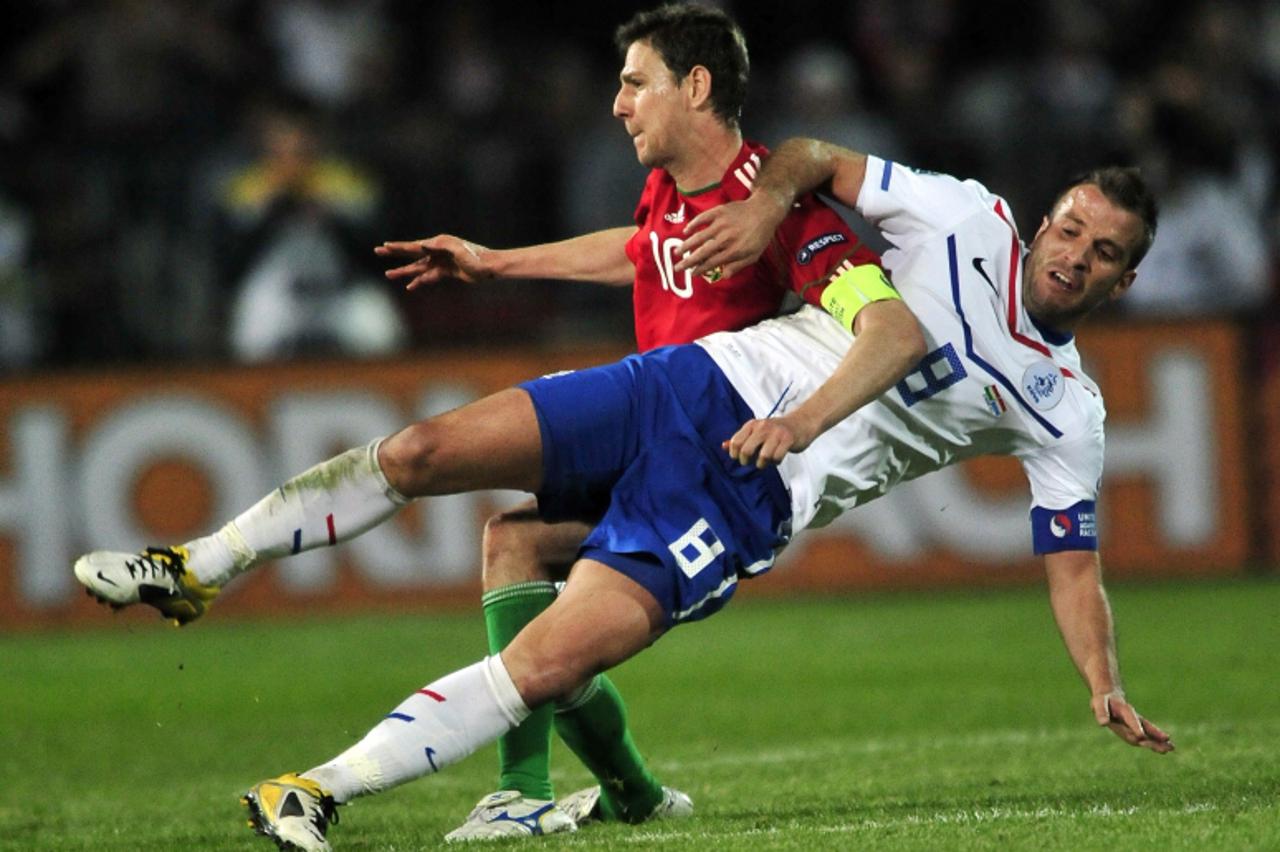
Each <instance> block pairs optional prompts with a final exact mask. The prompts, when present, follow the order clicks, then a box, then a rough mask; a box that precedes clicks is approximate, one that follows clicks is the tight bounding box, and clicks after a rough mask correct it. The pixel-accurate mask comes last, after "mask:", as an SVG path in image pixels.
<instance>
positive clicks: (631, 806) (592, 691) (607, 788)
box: [556, 675, 662, 822]
mask: <svg viewBox="0 0 1280 852" xmlns="http://www.w3.org/2000/svg"><path fill="white" fill-rule="evenodd" d="M556 733H558V734H559V735H560V738H561V739H563V740H564V741H565V743H566V744H567V745H568V746H569V748H571V749H573V753H574V754H576V755H577V756H578V758H579V759H580V760H581V761H582V762H583V763H584V764H585V765H586V767H587V768H588V769H590V770H591V772H592V774H594V775H595V776H596V778H597V779H599V781H600V811H601V816H603V817H604V818H605V819H612V820H620V821H622V822H640V821H641V820H643V819H645V818H646V817H648V816H649V814H651V813H653V809H654V808H656V807H657V806H658V803H660V802H661V801H662V785H661V784H659V783H658V780H657V779H656V778H654V777H653V774H652V773H651V772H650V771H649V768H648V767H647V766H645V765H644V758H642V757H641V756H640V752H639V751H638V750H637V749H636V745H635V742H633V741H632V739H631V731H629V730H628V729H627V707H626V705H625V704H623V703H622V696H621V695H619V694H618V689H617V687H615V686H614V685H613V683H612V682H611V681H610V680H609V679H608V678H607V677H605V676H604V675H598V676H597V677H596V679H595V680H594V681H592V683H591V684H590V685H589V686H588V687H587V689H586V691H585V692H584V693H583V694H582V696H580V697H579V698H577V699H576V700H575V701H573V702H572V703H571V704H569V705H567V706H563V707H559V708H557V710H556Z"/></svg>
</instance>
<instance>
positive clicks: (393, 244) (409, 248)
mask: <svg viewBox="0 0 1280 852" xmlns="http://www.w3.org/2000/svg"><path fill="white" fill-rule="evenodd" d="M373 250H374V251H375V252H377V253H378V254H382V255H392V254H409V255H422V254H423V253H425V252H426V251H427V247H426V246H425V245H423V241H422V240H387V241H386V242H384V243H383V244H382V245H380V246H376V247H374V249H373Z"/></svg>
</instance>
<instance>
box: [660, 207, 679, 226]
mask: <svg viewBox="0 0 1280 852" xmlns="http://www.w3.org/2000/svg"><path fill="white" fill-rule="evenodd" d="M662 218H663V219H666V220H667V221H668V222H670V223H671V224H673V225H679V224H681V223H682V222H684V202H683V201H681V202H680V209H679V210H677V211H676V212H674V213H667V214H666V215H664V216H663V217H662Z"/></svg>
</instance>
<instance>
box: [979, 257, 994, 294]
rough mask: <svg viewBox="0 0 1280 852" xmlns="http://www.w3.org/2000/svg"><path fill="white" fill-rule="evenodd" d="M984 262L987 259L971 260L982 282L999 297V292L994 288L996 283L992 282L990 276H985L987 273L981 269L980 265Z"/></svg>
mask: <svg viewBox="0 0 1280 852" xmlns="http://www.w3.org/2000/svg"><path fill="white" fill-rule="evenodd" d="M986 261H987V259H986V258H985V257H975V258H974V259H973V268H974V269H976V270H978V274H979V275H981V276H982V280H984V281H986V282H987V285H988V286H989V287H990V288H991V289H992V291H994V292H995V294H996V295H997V296H998V295H1000V290H999V288H997V287H996V282H994V281H992V280H991V276H989V275H987V271H986V270H985V269H983V268H982V264H984V263H986Z"/></svg>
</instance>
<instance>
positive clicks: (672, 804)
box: [559, 785, 693, 825]
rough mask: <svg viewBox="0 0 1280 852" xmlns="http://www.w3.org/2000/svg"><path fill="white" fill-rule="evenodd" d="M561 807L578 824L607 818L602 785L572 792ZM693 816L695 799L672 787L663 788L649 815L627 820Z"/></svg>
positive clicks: (563, 800) (635, 821)
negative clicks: (660, 799)
mask: <svg viewBox="0 0 1280 852" xmlns="http://www.w3.org/2000/svg"><path fill="white" fill-rule="evenodd" d="M559 805H560V809H561V810H563V811H564V812H565V813H566V814H568V815H569V818H570V819H572V820H573V821H574V823H575V824H577V825H585V824H586V823H589V822H599V821H602V820H604V819H605V817H604V814H603V813H602V812H601V809H600V787H599V785H597V786H595V787H588V788H586V789H585V790H579V791H578V792H576V793H570V794H569V795H567V796H565V797H564V798H563V799H561V800H560V802H559ZM689 816H693V799H690V798H689V796H688V795H687V794H685V793H682V792H680V791H679V790H676V789H673V788H671V787H663V788H662V801H660V802H658V804H657V805H656V806H654V809H653V810H651V811H650V812H649V814H648V816H645V817H641V818H640V819H637V820H627V822H633V823H641V822H648V821H649V820H653V819H677V818H681V817H689Z"/></svg>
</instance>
